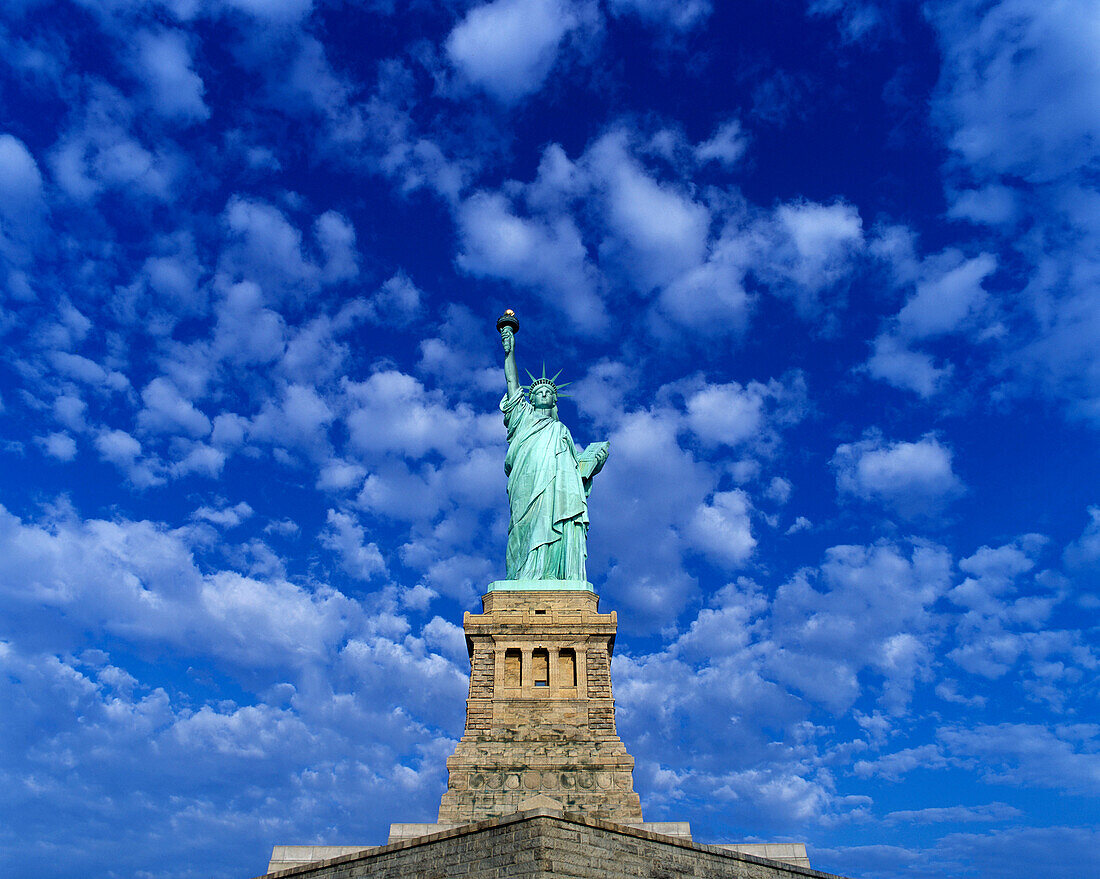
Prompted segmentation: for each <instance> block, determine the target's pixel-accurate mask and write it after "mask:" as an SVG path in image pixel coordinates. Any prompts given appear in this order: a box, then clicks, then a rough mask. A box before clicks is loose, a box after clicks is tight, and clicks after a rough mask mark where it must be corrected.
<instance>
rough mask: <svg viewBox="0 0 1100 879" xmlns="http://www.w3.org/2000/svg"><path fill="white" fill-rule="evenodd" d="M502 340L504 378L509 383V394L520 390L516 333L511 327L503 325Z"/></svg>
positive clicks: (511, 394)
mask: <svg viewBox="0 0 1100 879" xmlns="http://www.w3.org/2000/svg"><path fill="white" fill-rule="evenodd" d="M500 342H501V344H502V345H503V346H504V380H505V381H506V382H507V383H508V396H509V397H511V396H513V395H514V394H515V393H516V391H518V390H519V372H518V371H517V370H516V335H515V333H513V332H512V328H511V327H501V329H500Z"/></svg>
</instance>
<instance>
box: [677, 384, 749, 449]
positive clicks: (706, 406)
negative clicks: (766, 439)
mask: <svg viewBox="0 0 1100 879" xmlns="http://www.w3.org/2000/svg"><path fill="white" fill-rule="evenodd" d="M767 395H768V388H767V386H766V385H762V384H760V383H759V382H750V383H749V385H748V386H747V387H742V386H741V385H740V384H738V383H737V382H730V383H729V384H725V385H707V386H706V387H705V388H703V389H702V390H699V391H697V392H696V393H694V394H692V395H691V396H690V397H689V398H688V399H687V422H688V425H689V426H690V427H691V429H692V431H694V433H695V434H696V436H698V437H699V438H700V439H701V440H703V442H705V443H706V444H707V445H712V446H717V445H724V446H737V445H740V444H741V443H744V442H747V441H748V440H750V439H752V438H753V437H756V436H757V435H759V433H760V432H761V429H762V427H763V424H764V404H765V401H766V398H767Z"/></svg>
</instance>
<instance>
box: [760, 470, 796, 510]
mask: <svg viewBox="0 0 1100 879" xmlns="http://www.w3.org/2000/svg"><path fill="white" fill-rule="evenodd" d="M764 496H765V497H767V498H768V499H769V500H771V501H774V502H775V503H777V504H780V505H783V504H785V503H787V501H789V500H790V499H791V483H790V480H787V479H784V478H783V477H782V476H773V477H772V480H771V482H769V483H768V487H767V489H766V490H765V492H764Z"/></svg>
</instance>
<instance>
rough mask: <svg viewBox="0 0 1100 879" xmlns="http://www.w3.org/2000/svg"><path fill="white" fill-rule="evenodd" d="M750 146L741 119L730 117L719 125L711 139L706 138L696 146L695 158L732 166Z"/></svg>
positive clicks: (703, 161) (728, 166) (702, 161)
mask: <svg viewBox="0 0 1100 879" xmlns="http://www.w3.org/2000/svg"><path fill="white" fill-rule="evenodd" d="M748 146H749V142H748V137H747V136H746V135H745V133H744V132H743V131H742V129H741V123H740V121H738V120H737V119H730V120H729V121H728V122H723V123H722V124H721V125H719V126H718V128H717V130H715V132H714V135H713V136H712V137H711V138H710V140H705V141H703V142H702V143H701V144H699V145H698V146H697V147H695V160H696V161H697V162H699V163H701V164H702V163H705V162H718V163H719V164H720V165H723V166H725V167H726V168H731V167H733V166H734V165H736V164H737V160H738V159H740V158H741V156H743V155H744V154H745V150H746V149H748Z"/></svg>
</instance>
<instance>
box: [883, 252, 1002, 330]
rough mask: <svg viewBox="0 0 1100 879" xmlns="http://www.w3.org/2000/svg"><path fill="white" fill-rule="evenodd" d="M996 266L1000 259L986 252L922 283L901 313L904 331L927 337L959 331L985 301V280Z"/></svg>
mask: <svg viewBox="0 0 1100 879" xmlns="http://www.w3.org/2000/svg"><path fill="white" fill-rule="evenodd" d="M996 267H997V260H996V258H995V257H993V256H992V255H991V254H988V253H983V254H980V255H979V256H976V257H974V258H973V259H969V260H963V261H962V262H961V263H960V264H959V265H957V266H955V267H954V268H947V269H946V270H944V271H942V273H936V274H935V275H934V276H933V277H928V278H925V280H923V281H921V282H919V283H918V284H917V288H916V292H915V293H914V294H913V296H911V297H910V298H909V301H908V302H906V303H905V306H904V307H903V308H902V309H901V311H900V312H898V327H899V330H900V331H901V333H903V334H904V335H905V336H907V337H909V338H914V339H923V338H928V337H930V336H938V335H942V334H944V333H950V332H953V331H955V330H957V329H958V328H959V327H960V325H961V324H963V322H964V321H966V320H967V318H969V317H970V316H971V315H973V314H974V313H975V312H977V311H979V310H980V309H981V307H982V305H983V304H984V303H985V301H986V299H987V298H988V294H987V293H986V292H985V290H984V289H983V287H982V281H983V280H984V279H985V278H986V277H987V276H988V275H989V274H991V273H992V272H993V270H994V269H995V268H996Z"/></svg>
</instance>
